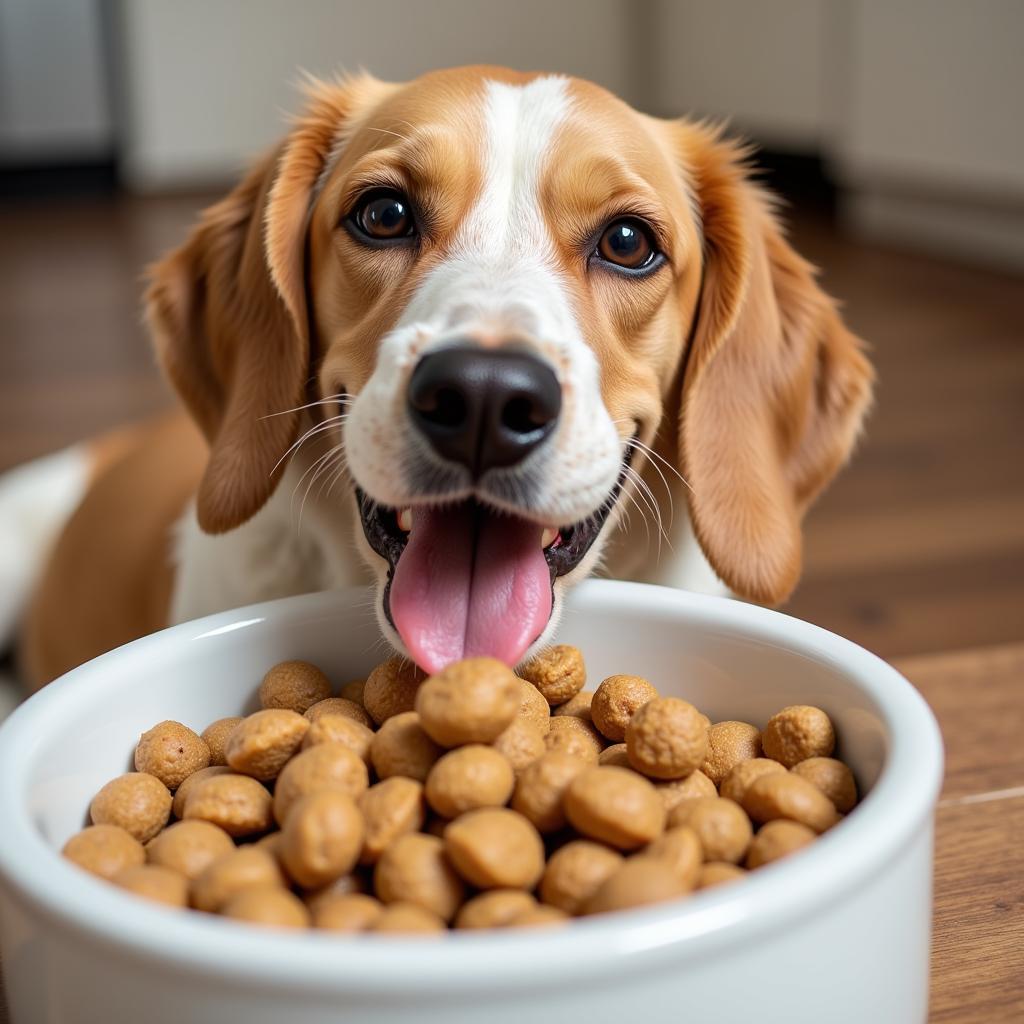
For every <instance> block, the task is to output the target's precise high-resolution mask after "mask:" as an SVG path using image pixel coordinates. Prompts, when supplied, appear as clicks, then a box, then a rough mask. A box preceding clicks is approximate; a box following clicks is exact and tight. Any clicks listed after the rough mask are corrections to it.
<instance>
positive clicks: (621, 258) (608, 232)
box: [596, 220, 658, 270]
mask: <svg viewBox="0 0 1024 1024" xmlns="http://www.w3.org/2000/svg"><path fill="white" fill-rule="evenodd" d="M596 255H597V256H598V257H599V258H600V259H602V260H604V261H605V262H606V263H611V264H612V265H613V266H616V267H622V268H623V269H625V270H641V269H643V268H644V267H647V266H649V265H650V264H651V263H653V262H654V260H655V259H656V257H657V255H658V252H657V250H656V249H655V248H654V243H653V242H652V240H651V234H650V231H649V229H648V228H647V226H646V225H644V224H642V223H641V222H640V221H638V220H616V221H612V223H611V224H609V225H608V227H606V228H605V229H604V232H603V233H602V235H601V240H600V241H599V242H598V243H597V253H596Z"/></svg>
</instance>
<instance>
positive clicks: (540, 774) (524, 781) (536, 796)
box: [512, 751, 587, 834]
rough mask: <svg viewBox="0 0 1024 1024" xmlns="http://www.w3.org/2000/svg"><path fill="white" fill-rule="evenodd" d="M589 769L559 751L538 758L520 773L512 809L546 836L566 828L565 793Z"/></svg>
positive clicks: (584, 763)
mask: <svg viewBox="0 0 1024 1024" xmlns="http://www.w3.org/2000/svg"><path fill="white" fill-rule="evenodd" d="M586 767H587V765H586V762H585V761H582V760H580V758H578V757H573V756H572V755H570V754H564V753H560V752H559V751H551V752H550V753H547V754H545V755H544V756H543V757H539V758H537V760H536V761H534V762H533V763H532V764H530V765H527V767H526V768H524V769H523V770H522V771H521V772H520V773H519V777H518V779H517V780H516V788H515V793H514V794H513V795H512V809H513V810H514V811H518V812H519V813H520V814H521V815H523V817H524V818H526V819H527V820H529V821H530V822H532V823H533V825H534V827H535V828H536V829H537V831H538V832H542V833H545V834H547V833H551V832H557V831H558V830H559V829H563V828H565V826H566V825H567V824H568V822H567V821H566V817H565V811H564V810H563V809H562V803H563V800H564V798H565V791H566V789H568V788H569V783H570V782H572V780H573V779H575V778H576V776H577V775H579V773H580V772H582V771H585V770H586Z"/></svg>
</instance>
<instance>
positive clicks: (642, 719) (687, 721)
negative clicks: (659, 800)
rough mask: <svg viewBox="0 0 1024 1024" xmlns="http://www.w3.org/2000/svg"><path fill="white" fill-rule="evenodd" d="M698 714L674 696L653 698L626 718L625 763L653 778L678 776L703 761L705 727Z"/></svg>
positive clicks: (706, 734) (705, 746) (681, 775)
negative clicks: (627, 760) (627, 757)
mask: <svg viewBox="0 0 1024 1024" xmlns="http://www.w3.org/2000/svg"><path fill="white" fill-rule="evenodd" d="M702 717H703V716H702V715H701V713H700V712H699V711H698V710H697V709H696V708H695V707H694V706H693V705H692V704H690V703H689V702H687V701H685V700H680V699H679V698H678V697H655V698H654V700H649V701H648V702H647V703H646V704H644V706H643V707H642V708H640V709H639V710H638V711H637V712H636V713H635V714H634V715H633V717H632V718H631V719H630V720H629V724H628V725H627V726H626V752H627V755H628V756H629V763H630V764H631V765H632V766H633V767H634V768H635V769H636V770H637V771H638V772H643V774H644V775H649V776H651V777H652V778H655V779H681V778H684V777H685V776H687V775H689V774H690V773H691V772H692V771H693V770H694V769H696V768H699V767H700V766H701V765H702V764H703V763H704V757H705V755H706V754H707V751H708V729H707V726H706V725H705V724H704V722H703V721H702Z"/></svg>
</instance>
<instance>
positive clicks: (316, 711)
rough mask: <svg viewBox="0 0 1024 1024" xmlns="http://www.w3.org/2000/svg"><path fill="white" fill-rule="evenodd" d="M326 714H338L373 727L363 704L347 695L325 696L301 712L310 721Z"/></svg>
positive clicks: (314, 721) (367, 726)
mask: <svg viewBox="0 0 1024 1024" xmlns="http://www.w3.org/2000/svg"><path fill="white" fill-rule="evenodd" d="M327 715H340V716H341V717H342V718H348V719H350V720H351V721H353V722H358V723H359V725H363V726H366V728H367V729H372V728H373V719H372V718H371V717H370V716H369V715H368V714H367V713H366V709H365V708H364V707H363V705H362V704H357V703H356V702H355V701H354V700H349V699H348V698H347V697H325V698H324V699H323V700H321V701H317V702H316V704H313V705H312V706H310V707H308V708H306V710H305V711H304V712H303V717H305V718H308V719H309V721H310V722H311V723H316V722H319V721H320V719H321V718H324V717H325V716H327Z"/></svg>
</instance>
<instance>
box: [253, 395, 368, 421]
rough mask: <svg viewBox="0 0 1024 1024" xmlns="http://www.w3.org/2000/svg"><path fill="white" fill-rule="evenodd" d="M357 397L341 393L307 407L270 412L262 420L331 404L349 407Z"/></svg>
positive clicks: (308, 404) (307, 404)
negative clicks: (335, 403)
mask: <svg viewBox="0 0 1024 1024" xmlns="http://www.w3.org/2000/svg"><path fill="white" fill-rule="evenodd" d="M355 397H356V396H355V395H350V394H348V392H339V393H338V394H336V395H328V396H327V397H326V398H318V399H317V400H316V401H315V402H307V403H306V404H305V405H296V406H295V407H294V408H292V409H282V410H281V411H280V412H268V413H267V414H266V415H265V416H261V417H260V419H261V420H270V419H273V418H274V417H275V416H287V415H288V414H289V413H292V412H302V410H303V409H312V408H314V407H315V406H318V405H329V404H330V403H331V402H337V403H338V404H339V405H348V404H349V403H351V402H352V400H353V399H354V398H355Z"/></svg>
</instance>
